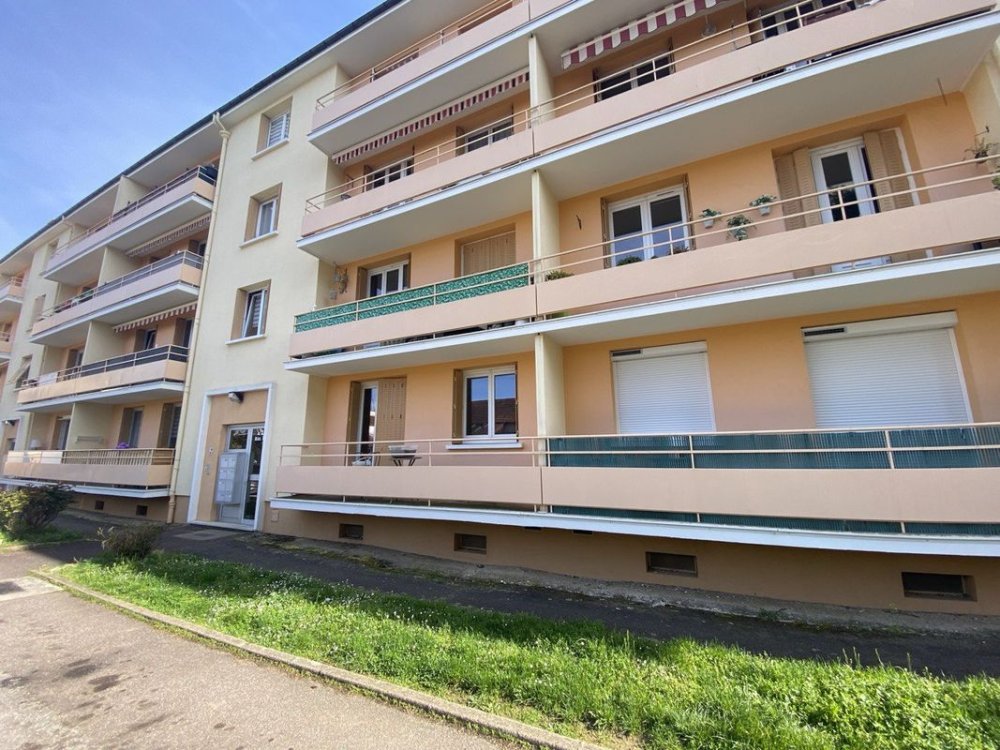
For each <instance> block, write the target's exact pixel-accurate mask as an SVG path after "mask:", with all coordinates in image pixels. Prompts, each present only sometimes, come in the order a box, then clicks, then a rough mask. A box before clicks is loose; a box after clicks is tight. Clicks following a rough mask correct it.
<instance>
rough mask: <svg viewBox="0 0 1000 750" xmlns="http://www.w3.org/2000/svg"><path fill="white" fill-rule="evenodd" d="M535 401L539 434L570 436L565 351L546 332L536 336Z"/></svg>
mask: <svg viewBox="0 0 1000 750" xmlns="http://www.w3.org/2000/svg"><path fill="white" fill-rule="evenodd" d="M535 400H536V401H537V404H538V407H537V408H538V434H539V435H541V436H543V437H544V436H547V435H565V434H566V398H565V395H564V382H563V348H562V346H560V345H559V344H557V343H556V342H555V341H553V340H552V338H551V337H550V336H546V335H545V334H544V333H543V334H539V335H538V336H536V337H535Z"/></svg>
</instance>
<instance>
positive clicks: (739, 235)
mask: <svg viewBox="0 0 1000 750" xmlns="http://www.w3.org/2000/svg"><path fill="white" fill-rule="evenodd" d="M751 224H753V222H752V221H750V219H749V218H747V217H746V216H744V215H743V214H736V215H735V216H730V217H729V220H728V221H727V222H726V226H728V227H729V236H730V237H732V238H733V239H734V240H736V241H737V242H742V241H743V240H745V239H749V237H750V225H751Z"/></svg>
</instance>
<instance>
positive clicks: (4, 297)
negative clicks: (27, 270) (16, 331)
mask: <svg viewBox="0 0 1000 750" xmlns="http://www.w3.org/2000/svg"><path fill="white" fill-rule="evenodd" d="M23 302H24V281H22V280H21V279H20V278H12V279H8V280H7V281H6V282H4V283H3V284H2V285H0V320H12V319H14V318H16V317H17V316H18V315H20V314H21V304H22V303H23Z"/></svg>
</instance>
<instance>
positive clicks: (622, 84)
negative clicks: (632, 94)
mask: <svg viewBox="0 0 1000 750" xmlns="http://www.w3.org/2000/svg"><path fill="white" fill-rule="evenodd" d="M673 72H674V56H673V55H672V54H666V55H663V56H661V57H658V58H656V59H655V60H650V61H648V62H644V63H642V64H640V65H635V66H633V67H631V68H629V69H628V70H623V71H622V72H621V73H616V74H614V75H609V76H599V78H598V80H597V81H596V82H595V83H594V87H595V89H596V97H597V101H603V100H605V99H610V98H612V97H614V96H618V95H619V94H624V93H625V92H626V91H631V90H632V89H636V88H639V87H640V86H645V85H646V84H647V83H652V82H653V81H658V80H660V79H661V78H666V77H667V76H668V75H670V74H671V73H673Z"/></svg>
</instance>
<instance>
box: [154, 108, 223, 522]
mask: <svg viewBox="0 0 1000 750" xmlns="http://www.w3.org/2000/svg"><path fill="white" fill-rule="evenodd" d="M212 122H214V123H215V126H216V127H217V128H218V129H219V137H220V138H221V139H222V148H221V150H220V151H219V169H218V174H217V175H216V177H215V198H214V200H213V201H212V213H211V215H210V218H209V225H208V242H207V243H206V244H205V248H206V249H205V258H204V260H203V262H202V264H201V287H200V288H199V290H198V306H197V307H196V308H195V311H194V322H193V324H192V326H191V342H190V345H189V347H188V375H187V377H186V378H185V379H184V390H183V391H182V395H181V418H180V427H179V428H178V430H177V448H182V447H184V444H185V443H184V440H185V433H186V432H187V430H186V425H187V416H188V412H189V409H188V407H189V406H190V403H191V378H192V374H193V371H192V368H191V363H193V362H195V361H196V360H195V355H196V352H197V347H198V332H199V330H200V329H201V310H202V299H204V298H205V290H206V289H207V287H208V279H209V270H208V269H209V265H210V264H211V262H212V249H213V248H214V247H215V218H216V214H217V213H218V211H219V199H220V197H221V195H222V176H223V175H224V174H225V173H226V170H225V166H226V151H227V149H228V146H229V135H230V133H229V131H228V130H226V126H225V125H223V124H222V118H221V117H220V116H219V113H218V112H216V113H215V114H214V115H212ZM196 442H197V441H196ZM194 463H197V462H196V461H195V462H194ZM180 466H181V462H180V459H179V456H177V455H176V453H175V455H174V465H173V468H172V469H171V472H170V500H169V502H168V503H167V523H174V522H175V516H176V515H177V476H178V474H179V473H180ZM199 479H200V477H195V476H192V477H191V482H192V485H193V483H194V482H196V481H198V480H199ZM190 499H191V493H190V492H189V493H188V501H189V502H190ZM189 512H190V510H189ZM186 520H187V519H185V521H186Z"/></svg>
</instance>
